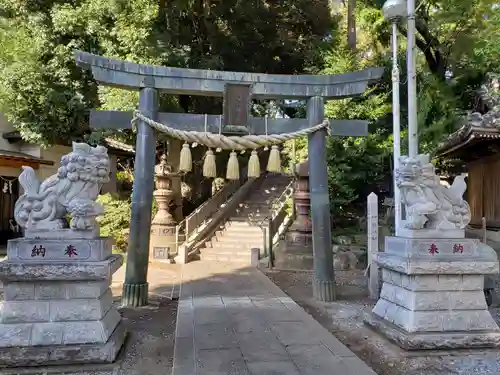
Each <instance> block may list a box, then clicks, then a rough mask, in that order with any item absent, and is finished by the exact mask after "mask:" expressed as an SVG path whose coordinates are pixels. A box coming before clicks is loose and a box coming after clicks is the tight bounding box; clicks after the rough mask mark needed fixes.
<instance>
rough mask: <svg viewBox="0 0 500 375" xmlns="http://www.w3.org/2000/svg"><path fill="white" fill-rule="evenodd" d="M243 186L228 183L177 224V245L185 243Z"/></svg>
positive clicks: (238, 183)
mask: <svg viewBox="0 0 500 375" xmlns="http://www.w3.org/2000/svg"><path fill="white" fill-rule="evenodd" d="M242 185H243V183H242V181H241V180H235V181H229V182H227V183H226V184H225V185H224V187H223V188H222V189H220V190H219V191H217V192H216V193H215V194H214V195H213V196H212V197H210V198H209V199H208V200H207V201H205V202H204V203H203V204H201V205H200V206H199V207H198V208H196V209H195V210H194V211H193V212H192V213H191V214H190V215H189V216H187V217H186V218H185V219H184V220H182V221H181V222H180V223H179V224H177V227H176V231H175V235H176V242H177V243H178V244H180V243H182V242H184V240H182V238H185V240H186V241H187V240H188V239H189V237H190V236H191V235H192V234H193V233H194V232H196V231H198V230H200V228H202V227H203V226H204V225H206V223H207V221H208V220H209V219H210V218H211V217H212V215H213V214H214V213H216V212H217V211H218V210H220V208H221V206H223V205H224V203H226V202H227V200H228V199H229V198H230V197H231V196H232V195H233V194H234V193H235V192H236V191H237V190H238V189H239V188H240V187H241V186H242Z"/></svg>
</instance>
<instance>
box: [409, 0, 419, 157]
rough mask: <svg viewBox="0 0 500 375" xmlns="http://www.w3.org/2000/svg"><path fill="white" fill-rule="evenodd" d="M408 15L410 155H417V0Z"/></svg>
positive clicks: (413, 1) (413, 0) (411, 2)
mask: <svg viewBox="0 0 500 375" xmlns="http://www.w3.org/2000/svg"><path fill="white" fill-rule="evenodd" d="M407 16H408V32H407V36H406V39H407V47H406V53H407V57H406V60H407V62H406V64H407V66H408V155H409V156H411V157H415V156H417V154H418V123H417V73H416V71H415V66H416V55H415V34H416V29H415V0H408V4H407Z"/></svg>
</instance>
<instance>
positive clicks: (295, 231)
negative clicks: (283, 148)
mask: <svg viewBox="0 0 500 375" xmlns="http://www.w3.org/2000/svg"><path fill="white" fill-rule="evenodd" d="M296 172H297V176H296V177H297V180H296V181H295V191H294V199H295V212H296V217H295V220H294V222H293V223H292V225H290V227H289V228H288V230H287V231H286V234H285V238H284V240H281V241H280V242H279V246H278V247H277V249H276V251H275V254H274V258H275V259H274V265H275V266H276V267H277V268H280V269H294V270H312V269H313V268H314V264H313V263H314V259H313V243H312V222H311V219H310V218H309V215H310V210H311V200H310V194H309V163H308V162H304V163H302V164H299V165H298V166H297V171H296Z"/></svg>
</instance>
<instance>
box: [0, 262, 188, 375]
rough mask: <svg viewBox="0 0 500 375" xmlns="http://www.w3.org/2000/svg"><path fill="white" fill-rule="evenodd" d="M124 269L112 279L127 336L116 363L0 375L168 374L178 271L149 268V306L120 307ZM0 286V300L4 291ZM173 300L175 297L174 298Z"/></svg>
mask: <svg viewBox="0 0 500 375" xmlns="http://www.w3.org/2000/svg"><path fill="white" fill-rule="evenodd" d="M124 271H125V270H124V267H122V269H120V270H119V271H118V272H117V274H116V276H117V277H116V278H115V277H114V278H113V284H112V286H111V290H112V292H113V296H114V303H115V305H116V306H117V308H118V310H119V312H120V314H121V315H122V317H123V323H124V324H125V326H126V327H127V330H128V337H127V340H126V342H125V345H124V347H123V349H122V352H121V353H120V354H119V356H118V359H117V361H116V362H115V363H112V364H105V365H75V366H51V367H38V368H24V369H19V368H18V369H0V375H18V374H30V375H31V374H40V375H45V374H67V375H77V374H78V375H171V373H172V361H173V357H174V337H175V325H176V321H177V301H176V300H172V299H171V297H175V295H176V294H177V291H178V282H179V280H180V268H179V267H176V266H171V267H168V268H166V267H151V269H150V278H149V283H150V295H149V306H147V307H142V308H122V307H121V306H120V298H121V293H122V280H123V276H124V275H123V274H124ZM2 289H3V288H2V285H1V283H0V301H1V300H3V290H2ZM174 299H175V298H174Z"/></svg>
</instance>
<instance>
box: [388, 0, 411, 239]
mask: <svg viewBox="0 0 500 375" xmlns="http://www.w3.org/2000/svg"><path fill="white" fill-rule="evenodd" d="M382 14H383V16H384V18H385V19H386V20H387V21H389V22H391V24H392V133H393V138H394V141H393V155H394V171H393V173H392V175H393V184H394V224H395V225H394V226H395V230H396V236H397V235H398V234H399V228H400V227H401V193H400V191H399V188H398V186H397V185H396V170H397V169H398V168H399V157H400V155H401V118H400V103H399V99H400V98H399V66H398V27H397V26H398V22H400V21H401V20H403V19H404V18H405V17H406V14H407V4H406V0H387V1H386V2H385V3H384V6H383V7H382Z"/></svg>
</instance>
